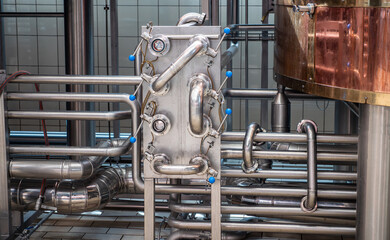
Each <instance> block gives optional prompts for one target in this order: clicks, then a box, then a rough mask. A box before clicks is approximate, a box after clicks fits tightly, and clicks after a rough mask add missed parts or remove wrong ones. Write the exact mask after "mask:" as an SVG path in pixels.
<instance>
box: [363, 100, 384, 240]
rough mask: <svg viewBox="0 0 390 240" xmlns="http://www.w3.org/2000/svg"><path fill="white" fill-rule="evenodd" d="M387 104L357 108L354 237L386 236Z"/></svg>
mask: <svg viewBox="0 0 390 240" xmlns="http://www.w3.org/2000/svg"><path fill="white" fill-rule="evenodd" d="M389 173H390V107H383V106H372V105H366V104H362V106H361V108H360V134H359V161H358V185H357V187H358V189H357V195H358V196H359V197H358V199H357V227H356V230H357V233H356V239H357V240H371V239H375V240H385V239H390V213H389V212H390V174H389Z"/></svg>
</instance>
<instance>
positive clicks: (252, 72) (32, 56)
mask: <svg viewBox="0 0 390 240" xmlns="http://www.w3.org/2000/svg"><path fill="white" fill-rule="evenodd" d="M220 2H221V7H220V18H221V19H220V20H221V25H222V26H225V25H226V0H221V1H220ZM105 3H106V1H105V0H95V1H94V18H95V25H94V27H95V29H94V38H95V74H102V75H105V74H107V62H106V36H105V33H106V23H105V14H106V12H105V10H104V6H105ZM244 3H245V1H241V6H242V8H241V16H240V20H241V22H244V14H245V12H244V11H245V8H244ZM249 3H250V7H249V23H260V19H261V10H262V9H261V0H260V1H259V0H250V1H249ZM62 4H63V0H3V11H8V12H14V11H21V12H62V11H63V5H62ZM118 6H119V7H118V14H119V73H120V74H123V75H133V74H134V68H133V64H132V63H130V62H129V61H128V58H127V57H128V55H129V54H130V53H132V52H133V50H134V48H135V47H136V45H137V43H138V41H139V38H138V35H139V31H140V26H142V25H145V24H146V23H147V22H149V21H153V23H154V24H155V25H175V24H176V22H177V20H178V19H179V17H180V16H181V15H183V14H185V13H188V12H200V11H201V7H200V1H199V0H118ZM108 19H109V18H108ZM269 20H270V23H273V15H272V14H271V15H270V18H269ZM4 26H5V28H4V31H5V44H6V58H7V72H8V73H12V72H15V71H17V70H28V71H30V72H31V73H33V74H42V75H43V74H50V75H53V74H54V75H57V74H59V75H61V74H64V27H63V26H64V20H63V18H18V19H16V18H4ZM108 40H109V38H108ZM108 44H109V46H110V42H109V43H108ZM225 48H226V47H225V46H223V48H222V49H225ZM109 54H110V52H109ZM109 65H110V59H109ZM244 66H245V58H244V43H240V50H239V53H238V54H237V55H236V57H235V58H234V60H233V73H234V74H233V79H234V82H233V87H235V88H243V87H244V86H245V76H244V72H245V71H244ZM272 68H273V42H270V44H269V68H268V72H269V74H268V75H269V87H270V88H275V86H276V84H275V82H274V81H273V79H272V76H273V72H272ZM260 74H261V42H249V88H260ZM8 89H9V91H28V92H31V91H35V89H34V88H33V86H31V85H26V84H24V85H20V86H19V85H16V84H14V85H10V86H9V88H8ZM96 90H97V91H99V92H106V91H107V89H106V86H99V87H97V89H96ZM41 91H64V86H63V85H59V86H57V85H56V86H53V85H41ZM132 91H133V89H132V88H131V87H122V88H121V92H127V93H130V92H132ZM244 104H245V101H242V100H233V130H244V129H245V128H246V126H245V125H246V124H245V122H246V120H245V113H244ZM44 107H45V110H53V111H59V110H60V111H61V110H65V105H64V104H63V103H61V104H58V103H50V102H47V103H46V102H45V103H44ZM9 108H10V109H11V110H12V109H23V110H29V109H30V110H32V109H38V104H37V103H35V102H20V103H18V102H10V104H9ZM97 108H98V109H100V110H102V111H105V110H107V104H98V105H97ZM270 109H271V107H270V103H269V111H270ZM333 112H334V103H333V102H325V103H324V102H323V101H292V128H295V126H296V124H297V122H298V121H299V120H300V119H302V118H310V119H313V120H315V121H316V122H317V124H318V125H319V129H320V131H326V132H332V131H333V116H334V113H333ZM270 116H271V115H270V113H269V117H270ZM253 121H255V122H259V121H260V101H259V100H250V101H249V121H248V122H253ZM268 121H270V119H269V120H268ZM9 125H10V129H11V130H40V124H39V121H38V120H12V121H10V123H9ZM47 125H48V130H49V131H65V128H66V126H65V121H58V120H50V121H47ZM96 125H97V131H98V132H107V131H108V127H107V126H108V124H107V122H97V124H96ZM121 126H122V130H121V131H122V132H129V131H130V124H129V121H121Z"/></svg>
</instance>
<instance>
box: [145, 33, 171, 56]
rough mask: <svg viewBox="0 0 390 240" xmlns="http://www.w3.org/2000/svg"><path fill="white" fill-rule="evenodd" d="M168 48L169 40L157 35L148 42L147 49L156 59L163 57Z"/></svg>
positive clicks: (169, 46) (169, 45)
mask: <svg viewBox="0 0 390 240" xmlns="http://www.w3.org/2000/svg"><path fill="white" fill-rule="evenodd" d="M170 48H171V44H170V42H169V38H168V37H167V36H165V35H162V34H157V35H155V36H153V37H152V38H151V39H150V40H149V44H148V49H149V51H150V52H151V53H152V54H153V55H154V56H156V57H162V56H164V55H165V54H167V53H168V52H169V49H170Z"/></svg>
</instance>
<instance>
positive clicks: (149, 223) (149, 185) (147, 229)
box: [144, 178, 155, 240]
mask: <svg viewBox="0 0 390 240" xmlns="http://www.w3.org/2000/svg"><path fill="white" fill-rule="evenodd" d="M144 198H145V213H144V214H145V215H144V236H145V240H154V237H155V228H154V179H153V178H147V179H145V191H144Z"/></svg>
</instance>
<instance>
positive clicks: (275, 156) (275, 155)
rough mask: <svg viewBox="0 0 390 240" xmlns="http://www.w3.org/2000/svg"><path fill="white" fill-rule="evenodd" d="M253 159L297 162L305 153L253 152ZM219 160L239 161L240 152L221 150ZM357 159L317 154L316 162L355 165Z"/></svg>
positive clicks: (304, 158)
mask: <svg viewBox="0 0 390 240" xmlns="http://www.w3.org/2000/svg"><path fill="white" fill-rule="evenodd" d="M252 157H253V158H259V159H271V160H286V161H299V160H307V153H305V152H286V151H253V152H252ZM221 158H228V159H241V158H242V151H241V150H222V151H221ZM357 159H358V156H357V154H351V153H318V154H317V160H318V161H324V162H346V163H356V162H357Z"/></svg>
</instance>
